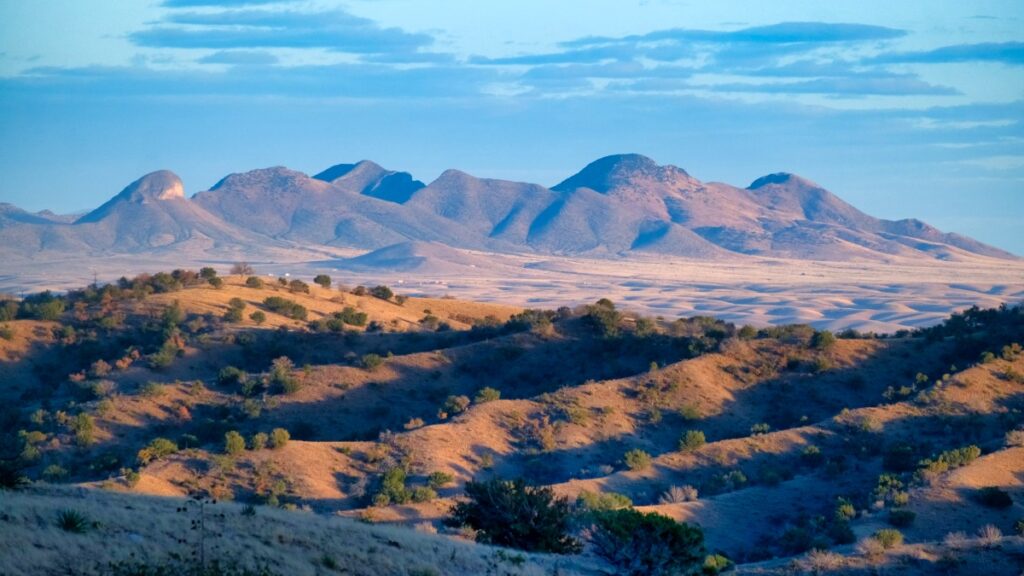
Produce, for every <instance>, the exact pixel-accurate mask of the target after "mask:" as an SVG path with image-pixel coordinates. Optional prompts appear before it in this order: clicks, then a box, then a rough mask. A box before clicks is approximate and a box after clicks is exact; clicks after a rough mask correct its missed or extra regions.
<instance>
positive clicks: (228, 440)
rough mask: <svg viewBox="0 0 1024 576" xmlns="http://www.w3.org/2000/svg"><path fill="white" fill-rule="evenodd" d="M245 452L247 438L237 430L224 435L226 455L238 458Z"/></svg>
mask: <svg viewBox="0 0 1024 576" xmlns="http://www.w3.org/2000/svg"><path fill="white" fill-rule="evenodd" d="M242 452H245V438H243V437H242V435H241V434H239V433H238V432H237V431H235V430H229V431H228V432H227V433H225V434H224V453H225V454H227V455H229V456H237V455H238V454H241V453H242Z"/></svg>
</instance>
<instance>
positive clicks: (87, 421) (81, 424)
mask: <svg viewBox="0 0 1024 576" xmlns="http://www.w3.org/2000/svg"><path fill="white" fill-rule="evenodd" d="M71 430H72V432H74V434H75V444H77V445H79V446H92V445H93V443H94V442H96V419H95V418H93V417H92V416H90V415H89V414H86V413H84V412H82V413H81V414H78V415H77V416H75V417H74V418H72V419H71Z"/></svg>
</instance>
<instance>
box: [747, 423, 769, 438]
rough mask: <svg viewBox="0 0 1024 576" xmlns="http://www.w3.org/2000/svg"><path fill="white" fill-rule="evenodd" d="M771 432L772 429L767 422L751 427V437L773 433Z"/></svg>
mask: <svg viewBox="0 0 1024 576" xmlns="http://www.w3.org/2000/svg"><path fill="white" fill-rule="evenodd" d="M771 430H772V427H771V426H769V425H768V424H767V423H766V422H759V423H757V424H754V425H753V426H751V427H750V435H751V436H761V435H762V434H767V433H769V432H771Z"/></svg>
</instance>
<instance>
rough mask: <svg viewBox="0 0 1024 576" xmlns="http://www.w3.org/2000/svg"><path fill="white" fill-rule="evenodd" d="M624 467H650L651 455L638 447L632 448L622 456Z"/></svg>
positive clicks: (636, 468) (636, 469)
mask: <svg viewBox="0 0 1024 576" xmlns="http://www.w3.org/2000/svg"><path fill="white" fill-rule="evenodd" d="M622 461H623V462H624V463H625V464H626V467H627V468H629V469H630V470H633V471H638V470H646V469H648V468H650V467H651V455H650V454H648V453H647V452H644V451H643V450H641V449H639V448H634V449H632V450H630V451H628V452H626V454H625V455H623V457H622Z"/></svg>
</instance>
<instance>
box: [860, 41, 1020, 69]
mask: <svg viewBox="0 0 1024 576" xmlns="http://www.w3.org/2000/svg"><path fill="white" fill-rule="evenodd" d="M871 61H872V62H876V63H882V64H904V63H906V64H953V63H960V62H998V63H1002V64H1010V65H1015V66H1024V42H984V43H980V44H955V45H952V46H942V47H941V48H935V49H933V50H921V51H916V52H890V53H887V54H882V55H880V56H878V57H876V58H873V59H872V60H871Z"/></svg>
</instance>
